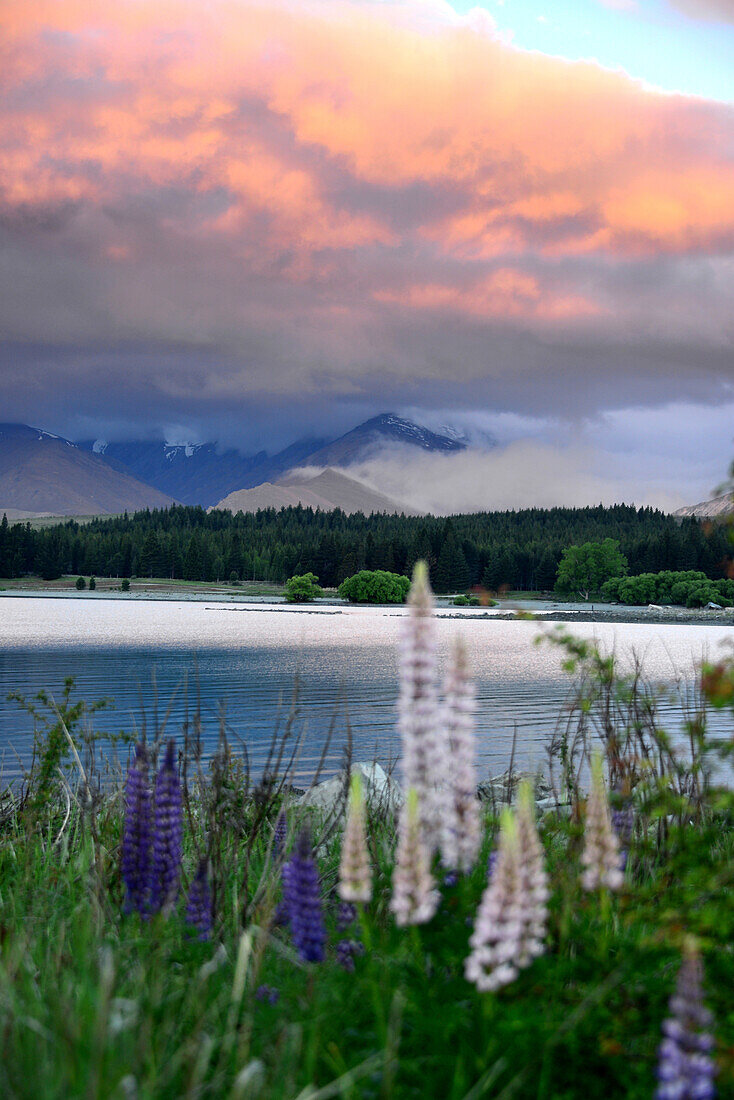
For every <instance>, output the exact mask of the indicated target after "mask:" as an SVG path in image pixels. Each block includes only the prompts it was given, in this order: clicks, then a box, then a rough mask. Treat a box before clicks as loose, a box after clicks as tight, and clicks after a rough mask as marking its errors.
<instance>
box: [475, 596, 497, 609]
mask: <svg viewBox="0 0 734 1100" xmlns="http://www.w3.org/2000/svg"><path fill="white" fill-rule="evenodd" d="M481 605H482V601H481V600H480V599H479V596H470V597H469V607H481ZM496 606H497V601H496V600H489V599H488V600H487V607H496Z"/></svg>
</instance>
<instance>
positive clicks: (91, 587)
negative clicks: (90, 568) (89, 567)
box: [89, 577, 97, 592]
mask: <svg viewBox="0 0 734 1100" xmlns="http://www.w3.org/2000/svg"><path fill="white" fill-rule="evenodd" d="M96 587H97V582H96V580H95V579H94V577H90V578H89V591H90V592H94V590H95V588H96Z"/></svg>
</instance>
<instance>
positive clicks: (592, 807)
mask: <svg viewBox="0 0 734 1100" xmlns="http://www.w3.org/2000/svg"><path fill="white" fill-rule="evenodd" d="M581 862H582V864H583V867H584V872H583V874H582V876H581V885H582V886H583V888H584V889H585V890H598V889H600V888H601V887H604V886H606V887H607V888H608V889H609V890H619V888H620V887H621V885H622V883H623V882H624V875H623V873H622V871H621V870H620V866H621V855H620V850H619V840H618V838H617V834H616V833H615V831H614V829H613V828H612V814H611V810H610V809H609V798H608V797H607V789H606V786H605V784H604V766H603V763H602V758H601V755H600V754H599V753H598V752H597V753H595V754H594V758H593V760H592V762H591V790H590V791H589V797H588V799H587V800H586V823H585V828H584V851H583V854H582V856H581Z"/></svg>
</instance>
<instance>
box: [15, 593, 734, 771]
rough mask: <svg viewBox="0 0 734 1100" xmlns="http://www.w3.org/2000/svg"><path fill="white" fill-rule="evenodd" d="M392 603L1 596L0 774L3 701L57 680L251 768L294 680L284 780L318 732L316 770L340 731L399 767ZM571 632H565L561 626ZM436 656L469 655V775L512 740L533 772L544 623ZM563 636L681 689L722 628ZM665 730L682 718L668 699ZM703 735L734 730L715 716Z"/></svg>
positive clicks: (339, 742)
mask: <svg viewBox="0 0 734 1100" xmlns="http://www.w3.org/2000/svg"><path fill="white" fill-rule="evenodd" d="M404 614H405V610H404V609H403V608H400V607H398V608H394V609H386V608H363V607H345V608H338V607H319V608H318V609H316V608H310V607H309V608H289V607H284V606H283V605H268V604H262V603H260V604H257V605H255V604H249V605H248V604H244V603H243V604H237V605H232V604H226V605H225V604H217V603H212V604H207V603H204V602H195V601H189V602H185V601H181V602H172V601H142V600H135V599H131V600H129V601H127V600H120V599H115V600H112V599H105V598H102V597H86V598H80V599H54V598H45V597H34V598H30V597H11V596H2V597H0V759H1V760H2V765H3V775H4V778H5V780H6V781H7V780H8V779H9V778H12V777H13V776H16V775H18V774H20V772H21V769H22V765H23V763H25V762H27V760H28V758H29V753H30V748H31V744H32V723H31V719H30V717H29V716H28V715H27V714H25V713H24V712H23V711H22V710H21V709H20V708H19V707H18V705H17V703H15V702H9V701H8V700H7V695H8V692H10V691H19V692H21V693H23V694H25V695H32V694H35V693H36V692H37V691H39V690H40V689H41V688H43V689H46V690H47V691H49V692H51V693H52V694H53V695H54V696H56V697H58V696H60V694H61V690H62V687H63V681H64V677H66V676H73V677H74V678H75V680H76V694H77V697H81V698H84V699H85V700H87V701H88V702H91V701H93V700H95V699H98V698H102V697H109V698H110V699H111V700H112V701H113V703H114V706H111V707H110V708H108V709H104V710H102V711H99V712H98V713H97V714H96V715H95V716H94V727H95V729H97V730H101V731H111V732H118V731H121V730H125V731H131V730H135V729H137V730H141V729H142V728H144V727H146V728H147V729H148V730H150V729H151V728H152V727H153V724H154V715H155V711H156V706H157V709H158V714H159V716H161V715H162V714H163V713H164V712H166V710H167V709H168V708H169V706H170V711H169V714H168V718H167V727H166V728H167V730H168V731H169V732H170V733H171V734H172V735H174V736H176V737H178V738H181V737H182V735H183V734H182V731H183V727H184V724H185V722H186V721H187V719H188V720H190V719H191V718H192V717H193V715H194V713H195V711H196V709H197V705H198V707H199V708H200V712H201V720H202V740H203V745H204V750H205V754H208V753H210V752H211V751H212V750H213V749H214V747H215V746H216V742H217V737H218V730H219V722H220V717H221V716H223V717H224V720H225V722H226V724H227V729H228V731H229V733H230V735H231V736H232V737H233V739H234V740H235V742H236V743H238V744H242V745H244V746H246V748H247V752H248V754H249V757H250V759H251V761H252V763H253V766H254V767H255V768H257V766H258V764H260V765H261V764H262V762H263V760H264V758H265V755H266V753H267V747H268V745H269V743H270V740H271V738H272V735H273V731H274V729H275V728H276V725H277V723H278V722H279V721H280V723H281V727H282V723H283V721H284V719H285V717H286V716H287V714H288V711H289V709H290V706H291V703H292V699H293V694H294V685H295V682H296V679H298V684H299V688H298V718H297V722H296V726H297V728H298V729H299V730H300V731H301V732H302V734H303V745H302V750H301V753H300V756H299V760H298V765H297V768H296V775H297V777H298V778H299V779H301V780H302V781H304V780H307V779H308V776H309V774H310V773H311V772H312V771H313V768H314V765H315V763H316V762H317V761H318V759H319V757H320V755H321V752H322V749H323V746H324V742H325V739H326V736H327V733H328V730H329V728H330V726H332V725H333V730H334V734H333V739H332V743H331V747H330V749H329V751H328V753H327V760H328V767H329V768H330V769H334V768H336V767H338V764H339V761H340V759H341V754H342V750H343V746H344V745H345V743H346V741H347V736H348V731H350V732H351V738H352V742H353V758H354V759H358V760H365V759H372V758H373V757H376V758H377V759H378V760H379V761H380V762H382V763H389V762H390V761H392V760H395V759H396V758H397V757H398V756H399V742H398V738H397V734H396V728H395V721H396V706H395V704H396V698H397V668H398V647H399V642H400V630H401V626H402V622H401V620H402V618H403V616H404ZM564 625H566V626H568V624H564ZM436 629H437V634H438V641H439V661H440V664H441V665H442V666H444V665H445V661H446V656H447V653H448V649H449V645H450V642H451V639H452V638H453V637H454V636H455V635H456V634H457V633H459V632H460V633H461V634H462V635H463V636H464V638H465V640H466V642H467V645H468V648H469V652H470V656H471V660H472V664H473V668H474V671H475V678H476V684H477V697H478V709H477V730H478V738H479V760H478V771H479V775H480V777H484V776H486V775H488V774H497V773H498V772H501V771H503V770H504V769H505V768H506V767H507V765H508V763H509V759H510V753H511V751H512V742H513V735H514V733H515V731H517V744H516V755H515V761H516V764H517V765H518V766H522V767H526V766H528V767H529V766H534V765H539V764H542V763H543V761H544V759H545V746H546V745H547V743H548V739H549V737H550V736H551V734H552V732H553V730H554V728H555V726H556V722H557V720H558V717H559V715H560V714H561V713H562V711H563V707H564V703H565V702H566V701H567V699H568V695H569V691H570V689H571V686H572V680H571V678H570V677H569V676H568V675H567V674H566V673H564V672H563V671H562V669H561V659H562V654H561V652H560V651H559V649H558V648H557V647H555V646H552V645H551V644H549V643H544V644H541V645H536V644H534V643H535V639H536V638H537V636H538V635H539V634H548V633H550V632H551V631H552V629H553V627H552V624H548V623H541V624H537V623H532V622H527V621H509V622H508V621H503V620H492V619H491V618H481V619H480V618H477V616H476V614H475V613H471V612H467V613H465V614H463V615H462V616H461V617H460V618H456V617H447V616H446V615H441V614H440V613H439V616H438V618H437V626H436ZM573 632H574V633H575V634H576V635H577V636H580V637H584V638H589V637H596V638H597V639H599V641H600V643H601V644H602V645H604V646H606V647H609V646H614V647H615V648H616V651H617V652H618V653H620V655H624V654H629V653H630V652H631V651H632V650H635V651H636V652H638V653H639V654H640V655H641V656H642V657H643V660H644V667H645V671H646V674H647V675H648V676H649V677H650V678H651V679H652V680H655V681H659V682H672V681H673V679H674V678H675V677H676V676H679V677H682V678H683V680H684V681H686V682H692V680H693V678H694V667H695V664H696V662H697V661H700V659H701V658H702V656H703V655H704V653H708V654H709V655H710V656H712V657H715V656H717V655H718V654H720V653H721V652H722V644H723V643H725V642H726V641H727V639H729V638H731V635H732V630H731V628H727V627H725V626H688V625H681V624H671V625H663V626H660V625H653V624H650V625H646V624H609V623H604V624H594V623H578V624H575V625H573ZM664 709H665V713H666V721H667V722H668V724H669V728H671V729H673V728H675V727H676V726H677V725H679V724H680V713H679V711H678V710H677V708H676V707H675V705H674V704H673V703H672V702H671V703H670V704H666V707H665V708H664ZM714 728H716V730H717V731H721V732H723V733H729V734H730V733H731V730H732V719H731V717H730V715H728V714H720V713H717V714H716V715H714Z"/></svg>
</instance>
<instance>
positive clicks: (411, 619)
mask: <svg viewBox="0 0 734 1100" xmlns="http://www.w3.org/2000/svg"><path fill="white" fill-rule="evenodd" d="M408 605H409V613H408V615H407V616H406V617H405V622H404V625H403V637H402V646H401V652H400V690H399V694H398V723H399V728H400V735H401V740H402V749H403V779H404V782H405V786H406V789H407V788H409V787H412V788H413V789H414V790H415V791H416V793H417V795H418V800H419V806H420V821H421V827H422V829H423V839H424V841H425V843H426V845H427V846H428V848H429V852H430V854H432V853H433V852H434V851H435V849H436V848H437V847H438V844H439V841H440V831H441V812H442V797H443V796H442V792H441V791H440V790H439V788H438V783H439V782H440V781H441V780H442V779H443V778H444V773H445V770H446V764H447V761H446V753H445V752H444V751H443V741H444V739H445V730H444V728H443V723H442V721H441V717H442V716H441V714H440V711H439V706H438V691H437V687H436V640H435V630H434V622H433V593H432V592H431V586H430V583H429V580H428V568H427V566H426V563H425V562H422V561H419V562H417V563H416V566H415V570H414V572H413V584H412V585H411V589H410V593H409V595H408Z"/></svg>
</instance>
